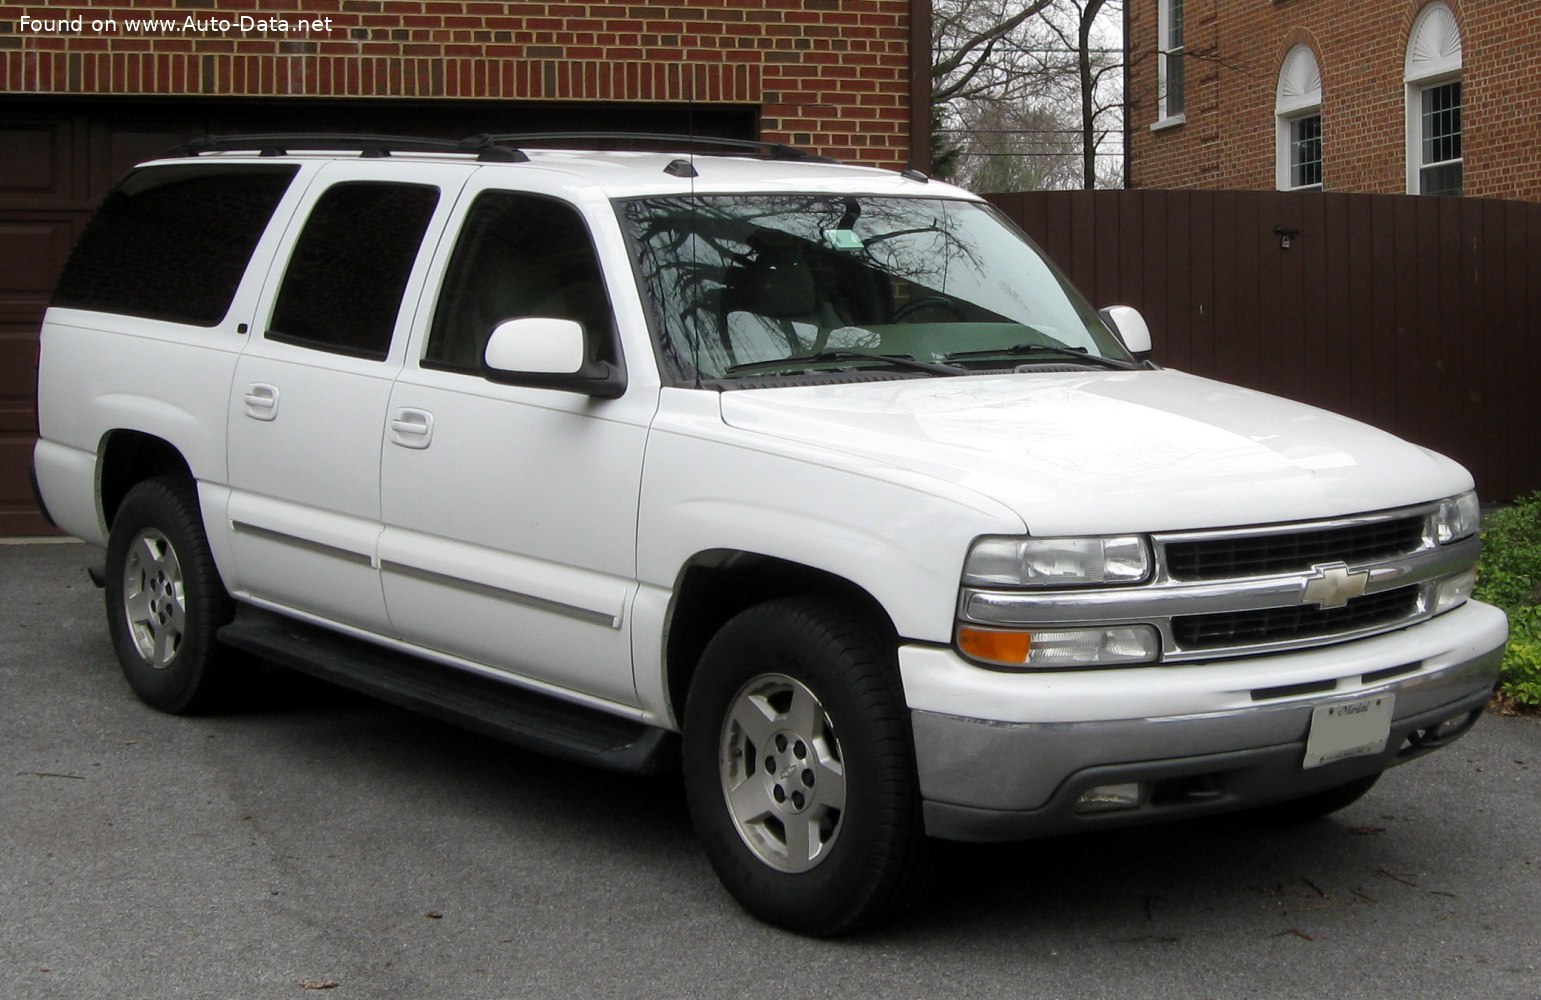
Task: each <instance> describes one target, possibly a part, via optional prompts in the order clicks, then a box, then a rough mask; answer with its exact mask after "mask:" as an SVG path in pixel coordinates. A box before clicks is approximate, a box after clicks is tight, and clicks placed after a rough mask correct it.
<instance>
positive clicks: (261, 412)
mask: <svg viewBox="0 0 1541 1000" xmlns="http://www.w3.org/2000/svg"><path fill="white" fill-rule="evenodd" d="M245 403H246V415H247V416H248V417H251V418H252V419H253V420H274V419H277V417H278V386H276V385H267V384H265V383H262V382H257V383H255V384H253V385H251V386H249V387H247V389H246V396H245Z"/></svg>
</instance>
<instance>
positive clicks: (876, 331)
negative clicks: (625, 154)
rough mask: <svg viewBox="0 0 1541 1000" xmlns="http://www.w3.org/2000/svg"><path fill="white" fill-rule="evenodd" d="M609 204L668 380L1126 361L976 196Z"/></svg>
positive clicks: (734, 382)
mask: <svg viewBox="0 0 1541 1000" xmlns="http://www.w3.org/2000/svg"><path fill="white" fill-rule="evenodd" d="M620 213H621V218H622V221H623V223H624V224H625V226H626V228H627V230H628V231H629V235H630V236H631V238H632V241H633V246H634V248H635V252H636V254H637V261H638V273H639V276H640V278H641V280H642V286H643V288H644V290H645V292H646V293H647V295H648V296H649V298H650V299H651V303H652V306H653V322H654V330H655V334H656V336H657V338H658V341H659V354H660V356H661V358H662V361H663V365H664V368H665V370H666V371H667V372H668V373H669V374H671V375H672V376H673V377H674V378H675V379H676V380H678V381H679V382H680V383H683V384H690V383H692V382H695V381H712V382H714V383H718V384H720V385H722V386H723V387H728V388H731V387H734V386H742V385H744V384H746V383H748V382H753V381H758V380H763V379H765V378H776V377H784V376H801V375H805V374H808V373H818V374H819V375H820V376H821V377H832V378H841V377H853V376H859V375H864V374H871V373H873V372H876V371H888V372H901V373H905V374H917V375H918V374H923V373H925V372H927V371H930V372H934V373H936V374H959V373H962V372H964V371H974V370H984V369H991V370H1001V369H1005V370H1008V371H1009V370H1012V369H1013V368H1015V367H1017V366H1021V365H1039V364H1043V365H1049V364H1053V365H1058V366H1061V367H1063V366H1065V365H1070V366H1075V367H1081V366H1086V367H1128V366H1129V362H1130V359H1129V356H1128V354H1127V353H1126V352H1125V351H1124V350H1123V348H1122V346H1121V345H1120V344H1119V343H1118V341H1117V340H1116V338H1114V337H1113V335H1112V334H1111V333H1110V332H1109V331H1108V329H1107V328H1106V327H1105V326H1104V325H1103V324H1102V322H1101V320H1100V319H1099V318H1098V317H1097V315H1096V314H1095V313H1094V312H1092V310H1091V309H1090V308H1089V307H1088V306H1087V305H1086V304H1085V303H1084V301H1083V300H1082V299H1081V298H1080V296H1079V295H1078V294H1077V293H1076V292H1075V291H1074V290H1073V289H1072V288H1071V287H1070V286H1069V285H1068V284H1067V283H1066V282H1065V281H1064V280H1063V279H1062V278H1061V277H1060V275H1059V274H1058V272H1057V271H1055V270H1054V268H1053V267H1052V266H1051V265H1050V264H1049V263H1048V262H1047V261H1046V260H1045V259H1044V258H1043V257H1042V256H1040V255H1039V254H1038V252H1037V251H1036V250H1035V249H1034V248H1033V247H1032V245H1031V244H1030V243H1028V242H1027V241H1026V240H1025V239H1024V238H1023V237H1022V236H1020V235H1019V234H1018V233H1017V231H1016V230H1015V229H1013V228H1012V227H1011V226H1010V225H1009V224H1007V223H1005V222H1003V221H1002V220H1001V218H1000V217H999V216H998V215H997V214H996V213H995V212H994V210H993V209H990V208H989V207H988V206H985V205H981V204H978V203H974V202H968V201H951V200H944V199H935V198H889V197H877V196H860V197H858V196H850V195H731V196H710V197H705V196H703V197H696V198H691V197H687V196H676V197H663V198H644V199H639V200H635V201H629V202H625V203H623V204H622V205H621V206H620ZM927 366H929V367H927Z"/></svg>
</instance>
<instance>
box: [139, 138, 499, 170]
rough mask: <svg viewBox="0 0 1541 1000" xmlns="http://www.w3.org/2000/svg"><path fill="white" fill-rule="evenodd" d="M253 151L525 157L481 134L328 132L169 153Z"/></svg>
mask: <svg viewBox="0 0 1541 1000" xmlns="http://www.w3.org/2000/svg"><path fill="white" fill-rule="evenodd" d="M243 149H255V150H257V152H258V155H259V156H284V155H286V154H287V153H289V152H291V151H293V150H355V149H356V150H358V152H359V155H361V156H363V157H366V158H368V157H384V156H390V155H391V154H392V153H474V154H476V158H477V159H478V160H484V161H489V162H501V163H523V162H526V161H527V160H529V157H528V156H525V155H524V153H522V152H521V151H519V150H517V149H510V148H509V147H507V146H501V145H498V144H497V143H496V142H495V141H494V140H493V139H491V138H489V137H487V136H484V135H474V136H470V137H468V138H465V139H429V138H424V137H422V136H406V135H354V134H341V133H331V132H289V133H265V134H256V135H208V136H203V137H201V138H198V139H190V140H188V141H187V142H185V143H183V144H182V145H181V146H178V147H177V148H176V149H174V150H172V152H171V154H170V155H172V156H197V155H198V154H199V153H211V152H217V151H222V150H243Z"/></svg>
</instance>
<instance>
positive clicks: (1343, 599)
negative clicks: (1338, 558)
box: [1300, 562, 1370, 608]
mask: <svg viewBox="0 0 1541 1000" xmlns="http://www.w3.org/2000/svg"><path fill="white" fill-rule="evenodd" d="M1311 572H1312V574H1313V575H1312V577H1311V578H1310V579H1309V580H1307V581H1306V589H1305V591H1304V592H1303V593H1302V594H1301V595H1300V603H1301V604H1315V605H1316V606H1317V607H1320V608H1341V607H1343V606H1344V605H1346V604H1348V602H1349V601H1350V600H1351V599H1353V598H1355V597H1358V596H1359V595H1360V594H1363V593H1364V588H1365V585H1366V584H1368V583H1369V582H1370V571H1369V570H1360V571H1359V572H1357V573H1351V572H1349V569H1348V564H1347V563H1340V562H1338V563H1326V564H1323V565H1320V566H1312V567H1311Z"/></svg>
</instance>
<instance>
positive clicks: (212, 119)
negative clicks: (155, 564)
mask: <svg viewBox="0 0 1541 1000" xmlns="http://www.w3.org/2000/svg"><path fill="white" fill-rule="evenodd" d="M758 124H759V123H758V109H756V108H753V107H743V106H737V107H722V106H718V107H713V108H705V109H703V108H697V109H695V110H694V111H693V112H691V111H688V110H687V109H685V108H683V107H679V106H671V105H645V106H621V105H597V104H586V105H561V104H539V105H519V104H514V103H510V102H496V103H493V102H483V101H433V102H429V101H412V102H392V101H367V102H346V101H325V100H312V101H293V100H288V101H262V100H252V101H246V102H242V101H232V100H228V99H226V100H219V101H217V102H214V101H197V100H182V99H170V100H134V99H123V100H109V99H97V100H77V99H46V98H35V97H34V98H27V99H24V100H21V99H3V100H0V149H3V150H4V151H5V155H4V156H0V535H33V534H48V533H50V529H49V528H48V526H47V523H46V522H45V521H44V520H43V518H42V515H41V514H40V513H39V512H38V511H37V509H36V507H35V505H34V504H33V500H32V492H31V488H30V487H29V486H28V480H27V469H28V464H29V462H30V460H31V456H32V445H33V442H34V441H35V440H36V435H37V416H36V397H37V331H38V327H39V325H40V323H41V321H42V317H43V310H44V309H45V308H46V306H47V303H48V297H49V295H50V294H51V292H52V290H53V285H54V281H55V279H57V277H58V275H59V271H60V269H61V268H62V267H63V265H64V260H65V258H66V257H67V256H68V254H69V251H70V247H72V246H73V245H74V243H75V238H76V237H77V236H78V235H79V234H80V231H81V229H82V228H84V226H85V224H86V221H87V220H88V219H89V218H90V215H91V211H92V209H93V208H95V206H96V204H97V203H98V202H100V201H101V199H102V197H103V196H104V195H105V194H106V193H107V191H108V190H109V189H110V188H111V187H112V185H113V184H114V183H116V181H117V180H118V178H120V177H122V176H123V174H124V173H125V172H126V171H127V170H128V169H129V167H131V166H133V165H134V164H135V163H138V162H140V161H142V160H146V159H150V158H152V157H154V156H158V155H160V154H162V153H164V152H165V151H167V150H168V149H171V148H173V147H175V146H177V145H179V144H180V143H182V142H184V141H186V140H187V139H189V138H191V137H193V136H197V135H203V134H207V133H210V132H214V133H229V132H293V131H334V132H371V133H385V134H392V135H400V134H407V135H435V136H454V137H458V136H465V135H473V134H477V133H497V132H540V131H553V130H561V129H568V130H573V129H581V130H598V131H604V130H622V129H629V130H635V131H651V132H675V133H682V132H685V131H687V130H688V129H692V128H693V129H694V130H695V131H696V132H697V133H698V134H703V135H718V136H727V137H735V138H752V137H754V136H755V135H757V133H758Z"/></svg>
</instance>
